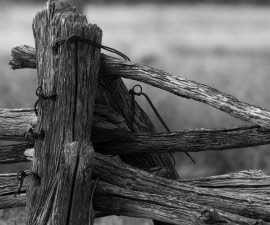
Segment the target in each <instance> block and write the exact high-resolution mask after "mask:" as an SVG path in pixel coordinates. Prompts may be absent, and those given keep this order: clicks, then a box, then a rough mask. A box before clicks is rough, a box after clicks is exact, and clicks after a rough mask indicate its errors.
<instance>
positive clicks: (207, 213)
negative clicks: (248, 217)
mask: <svg viewBox="0 0 270 225" xmlns="http://www.w3.org/2000/svg"><path fill="white" fill-rule="evenodd" d="M200 218H201V220H202V221H203V222H204V223H205V224H226V223H228V221H226V220H225V219H222V217H221V216H220V215H219V213H218V212H217V211H215V210H214V209H205V210H204V211H203V212H202V213H201V216H200Z"/></svg>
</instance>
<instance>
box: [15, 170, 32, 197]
mask: <svg viewBox="0 0 270 225" xmlns="http://www.w3.org/2000/svg"><path fill="white" fill-rule="evenodd" d="M30 173H31V171H30V170H25V171H23V170H19V171H18V172H17V175H16V177H17V179H18V180H19V181H20V185H19V188H18V190H17V191H16V193H15V194H14V197H16V196H17V195H20V193H21V189H22V186H23V181H24V179H25V178H26V177H28V175H29V174H30Z"/></svg>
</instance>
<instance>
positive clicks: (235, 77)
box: [0, 3, 270, 225]
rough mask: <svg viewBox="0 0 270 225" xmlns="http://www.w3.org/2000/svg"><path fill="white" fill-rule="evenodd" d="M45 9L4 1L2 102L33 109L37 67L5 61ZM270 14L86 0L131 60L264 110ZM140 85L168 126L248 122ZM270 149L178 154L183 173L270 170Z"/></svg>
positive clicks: (26, 40)
mask: <svg viewBox="0 0 270 225" xmlns="http://www.w3.org/2000/svg"><path fill="white" fill-rule="evenodd" d="M41 7H42V6H41V5H25V4H16V5H15V4H12V5H10V4H8V3H7V4H6V5H4V4H1V3H0V30H1V32H2V33H1V35H0V43H2V44H1V45H0V67H1V71H0V80H1V82H0V94H1V98H0V107H1V108H5V107H6V108H20V107H33V104H34V102H35V100H36V96H35V89H36V87H37V77H36V71H34V70H21V71H12V70H10V69H9V66H8V65H7V64H8V61H9V55H10V49H11V48H12V47H14V46H16V45H21V44H29V45H32V46H33V45H34V41H33V37H32V31H31V23H32V19H33V17H34V16H35V13H36V12H37V11H38V10H40V8H41ZM269 12H270V9H269V8H267V7H264V8H262V7H250V6H237V7H234V6H213V5H206V6H205V5H195V6H190V5H168V6H166V5H160V6H159V5H151V4H146V5H132V6H128V5H124V6H123V5H116V6H114V5H111V6H109V7H108V6H100V5H98V6H97V5H88V6H87V7H86V10H85V14H86V15H87V18H88V21H89V22H90V23H96V24H98V25H99V26H100V27H101V28H102V30H103V44H104V45H107V46H110V47H113V48H116V49H118V50H119V51H122V52H123V53H125V54H127V55H128V56H129V57H130V58H131V60H132V61H134V62H138V63H142V64H145V65H148V66H152V67H155V68H159V69H162V70H164V71H167V72H169V73H172V74H175V75H180V76H182V77H185V78H187V79H190V80H194V81H197V82H200V83H204V84H207V85H210V86H212V87H214V88H217V89H218V90H220V91H223V92H226V93H229V94H232V95H233V96H235V97H237V98H238V99H240V100H244V101H247V102H249V103H251V104H255V105H258V106H262V107H266V108H270V107H268V105H269V103H270V99H269V98H270V96H269V93H268V89H269V88H268V85H269V82H268V77H269V73H270V64H269V60H270V42H269V40H270V13H269ZM138 15H139V16H138ZM105 53H106V52H105ZM106 54H107V53H106ZM125 83H126V85H127V86H128V88H131V87H132V86H133V85H134V84H137V82H134V81H129V80H125ZM143 89H144V91H145V92H146V93H147V94H148V95H149V97H150V98H151V100H152V101H153V103H154V105H155V106H156V107H157V109H158V111H159V112H160V114H161V116H162V117H163V119H164V120H165V121H166V123H167V124H168V126H169V127H170V129H171V130H179V129H193V128H201V127H204V128H215V127H231V126H236V125H240V124H245V123H244V122H242V121H239V120H237V119H235V118H232V117H231V116H229V115H227V114H225V113H223V112H220V111H219V110H216V109H213V108H211V107H209V106H207V105H204V104H202V103H198V102H195V101H192V100H187V99H182V98H180V97H177V96H174V95H172V94H169V93H167V92H165V91H162V90H159V89H157V88H153V87H150V86H148V85H145V84H143ZM137 100H138V101H139V102H140V104H141V105H142V106H143V108H144V109H145V110H146V112H147V113H148V115H149V116H150V118H151V120H152V121H153V122H154V124H155V126H156V127H157V130H158V131H164V128H163V127H162V125H161V124H160V123H159V122H158V121H157V119H156V118H155V115H154V114H153V112H152V110H151V108H150V107H149V105H148V104H147V102H146V101H145V99H144V98H143V97H141V98H139V97H137ZM269 154H270V153H269V151H268V146H260V147H255V148H249V149H241V150H239V149H238V150H230V151H220V152H211V151H208V152H200V153H191V155H192V156H193V157H194V159H195V160H196V162H197V165H193V164H192V162H191V161H190V160H189V159H188V158H187V157H185V155H184V154H182V153H176V154H174V155H175V158H176V161H177V169H178V172H179V174H180V176H181V177H185V178H187V177H198V176H206V175H216V174H223V173H228V172H237V171H239V170H243V169H262V170H264V172H265V173H266V174H269V173H270V166H269V165H268V163H267V161H266V159H267V158H268V157H269ZM16 166H17V165H12V166H11V167H6V166H4V167H3V166H1V167H0V170H1V171H0V172H2V173H3V172H10V171H11V170H16V169H17V168H20V167H21V165H19V166H18V167H16ZM1 213H2V214H1ZM6 213H7V214H8V213H11V214H9V215H10V216H8V217H9V218H10V219H12V218H13V214H12V213H13V212H12V211H9V210H4V211H3V210H2V211H0V215H1V216H0V219H1V218H2V219H3V218H7V216H3V215H7V214H6ZM142 221H145V220H142ZM142 221H140V222H138V221H137V220H135V221H134V220H127V219H126V218H122V217H112V218H110V219H103V220H98V221H97V222H96V223H97V224H108V225H109V224H110V225H112V224H138V223H140V224H143V223H146V224H147V223H149V222H147V221H146V222H142ZM1 222H2V221H1ZM1 224H5V223H4V222H3V223H1ZM6 224H12V223H6ZM18 224H19V223H18Z"/></svg>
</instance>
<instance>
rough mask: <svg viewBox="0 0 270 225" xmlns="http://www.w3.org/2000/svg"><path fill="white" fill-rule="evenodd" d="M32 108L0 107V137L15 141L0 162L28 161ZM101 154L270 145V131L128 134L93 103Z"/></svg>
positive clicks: (1, 150) (118, 119)
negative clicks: (28, 134)
mask: <svg viewBox="0 0 270 225" xmlns="http://www.w3.org/2000/svg"><path fill="white" fill-rule="evenodd" d="M36 124H37V118H36V115H35V113H34V110H33V109H0V140H4V141H16V142H12V143H11V144H8V145H7V144H6V145H4V146H0V162H1V163H16V162H24V161H28V160H27V157H26V156H25V155H24V151H25V150H26V149H28V148H29V147H33V140H32V139H30V140H28V138H27V137H26V136H25V134H26V133H27V132H28V130H29V129H30V128H32V129H33V130H34V131H35V130H36ZM91 140H92V142H93V143H94V144H98V145H99V149H97V150H96V151H99V152H101V153H103V154H128V153H162V152H197V151H206V150H215V151H219V150H226V149H234V148H244V147H252V146H258V145H266V144H270V130H266V129H264V128H260V127H259V126H256V125H251V126H241V127H234V128H223V129H222V128H219V129H195V130H180V131H175V132H166V133H132V132H131V131H130V129H129V128H128V127H127V126H126V121H125V119H124V118H123V117H122V116H121V115H119V114H117V113H116V112H115V111H114V110H112V109H111V108H109V107H106V106H103V105H95V109H94V118H93V127H92V137H91Z"/></svg>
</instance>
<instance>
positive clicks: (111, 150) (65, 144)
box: [0, 0, 270, 225]
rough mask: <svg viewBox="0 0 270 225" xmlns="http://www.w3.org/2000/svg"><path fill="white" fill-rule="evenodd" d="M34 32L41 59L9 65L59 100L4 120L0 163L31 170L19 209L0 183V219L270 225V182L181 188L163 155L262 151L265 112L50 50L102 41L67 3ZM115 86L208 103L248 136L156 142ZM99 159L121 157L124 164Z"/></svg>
mask: <svg viewBox="0 0 270 225" xmlns="http://www.w3.org/2000/svg"><path fill="white" fill-rule="evenodd" d="M33 31H34V38H35V43H36V48H32V47H29V46H20V47H15V48H14V49H13V50H12V57H13V58H12V60H11V61H10V65H11V66H12V68H13V69H22V68H33V69H34V68H37V74H38V81H39V82H38V83H39V86H40V87H41V88H42V90H43V91H44V94H45V95H46V94H47V95H49V94H52V93H55V92H56V94H57V97H56V99H54V100H53V101H46V100H45V101H43V102H41V104H40V105H39V110H38V111H39V113H38V117H37V116H36V115H35V113H34V110H33V109H0V141H5V144H3V145H2V146H0V163H17V162H24V161H32V165H33V166H32V169H31V175H30V176H29V177H28V178H27V181H28V184H27V185H25V184H24V185H23V187H22V193H21V195H19V196H17V197H16V198H14V197H13V195H14V193H15V192H16V190H17V188H18V181H17V178H16V175H15V174H5V175H4V174H2V175H0V208H8V207H18V206H25V205H26V201H28V207H29V214H28V220H27V223H28V224H31V225H32V224H93V218H94V216H95V214H94V211H93V210H92V203H94V204H93V207H94V209H95V210H97V211H100V212H101V214H102V215H111V214H114V215H126V216H134V217H144V218H149V219H153V220H154V224H155V225H165V224H167V223H171V224H183V225H184V224H190V225H191V224H192V225H193V224H223V223H227V224H270V216H269V212H270V204H269V202H270V197H268V194H269V193H270V177H269V176H265V175H264V174H263V173H261V172H258V171H243V172H239V173H235V174H227V175H222V176H214V177H204V178H197V179H193V180H180V179H179V175H178V174H177V172H176V170H175V168H174V165H173V162H172V160H171V158H170V155H169V153H170V152H176V151H181V152H196V151H206V150H216V151H217V150H225V149H232V148H242V147H251V146H257V145H265V144H269V143H270V129H269V128H270V111H269V110H266V109H263V108H261V107H257V106H254V105H251V104H248V103H245V102H242V101H239V100H238V99H236V98H235V97H233V96H231V95H229V94H226V93H223V92H220V91H218V90H216V89H214V88H212V87H209V86H207V85H203V84H199V83H196V82H194V81H190V80H186V79H184V78H181V77H179V76H173V75H171V74H169V73H166V72H164V71H161V70H157V69H154V68H150V67H147V66H144V65H139V64H136V63H133V62H128V61H123V60H119V59H116V58H112V57H110V56H107V55H105V54H100V49H98V48H95V47H94V46H92V45H89V44H87V43H85V42H83V43H80V42H75V43H74V42H72V43H71V42H69V41H66V42H65V43H64V44H63V45H59V46H58V48H57V49H55V48H52V47H53V46H55V42H56V41H57V38H63V39H65V38H67V37H68V36H69V35H72V34H74V33H75V34H77V35H80V36H82V37H84V38H88V39H89V40H92V41H94V42H97V43H101V30H100V29H99V28H98V27H97V26H96V25H91V24H88V23H87V20H86V18H85V17H84V16H82V15H81V14H79V13H78V11H77V10H76V9H74V8H72V7H71V6H69V5H68V4H67V3H64V2H55V1H53V0H49V1H48V3H47V4H46V5H45V8H44V9H43V10H42V11H40V12H39V13H38V14H37V15H36V17H35V19H34V22H33ZM98 76H99V77H98ZM121 77H124V78H128V79H133V80H137V81H141V82H144V83H147V84H150V85H152V86H154V87H158V88H161V89H163V90H166V91H169V92H171V93H174V94H176V95H178V96H180V97H184V98H190V99H193V100H196V101H199V102H203V103H206V104H208V105H210V106H212V107H215V108H217V109H219V110H221V111H223V112H225V113H228V114H230V115H232V116H234V117H236V118H238V119H241V120H244V121H248V122H251V123H253V125H250V126H241V127H233V128H220V129H195V130H180V131H176V132H167V133H155V128H154V126H153V124H152V123H151V121H150V120H149V118H148V117H147V115H146V114H145V113H144V111H143V110H142V109H141V107H140V106H139V105H138V104H137V103H136V102H135V107H133V105H132V99H131V97H130V95H129V92H128V90H127V89H126V87H125V86H124V84H123V81H122V80H121V79H120V78H121ZM39 97H40V96H39ZM133 115H134V116H135V118H134V120H133ZM41 127H42V129H44V130H45V138H44V137H43V138H44V139H43V140H41V139H36V140H35V141H34V139H32V138H31V137H30V138H29V137H27V135H26V134H28V133H29V130H32V131H33V132H38V131H40V128H41ZM92 144H93V147H92ZM33 147H34V148H33ZM93 148H94V150H95V152H96V153H94V152H93ZM34 149H35V153H34ZM97 152H99V153H102V154H110V155H114V154H116V155H119V156H120V158H121V160H122V161H123V162H124V163H123V162H119V161H116V160H114V159H111V158H109V157H106V156H102V155H100V154H98V153H97ZM127 153H128V154H127ZM144 170H145V171H144ZM150 171H152V173H150ZM35 177H39V179H40V180H41V183H37V182H36V181H35ZM93 180H95V182H93ZM25 193H27V196H26V194H25ZM92 197H93V198H92ZM81 205H82V206H83V207H82V209H81V208H80V207H81ZM97 215H98V214H96V216H97Z"/></svg>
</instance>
